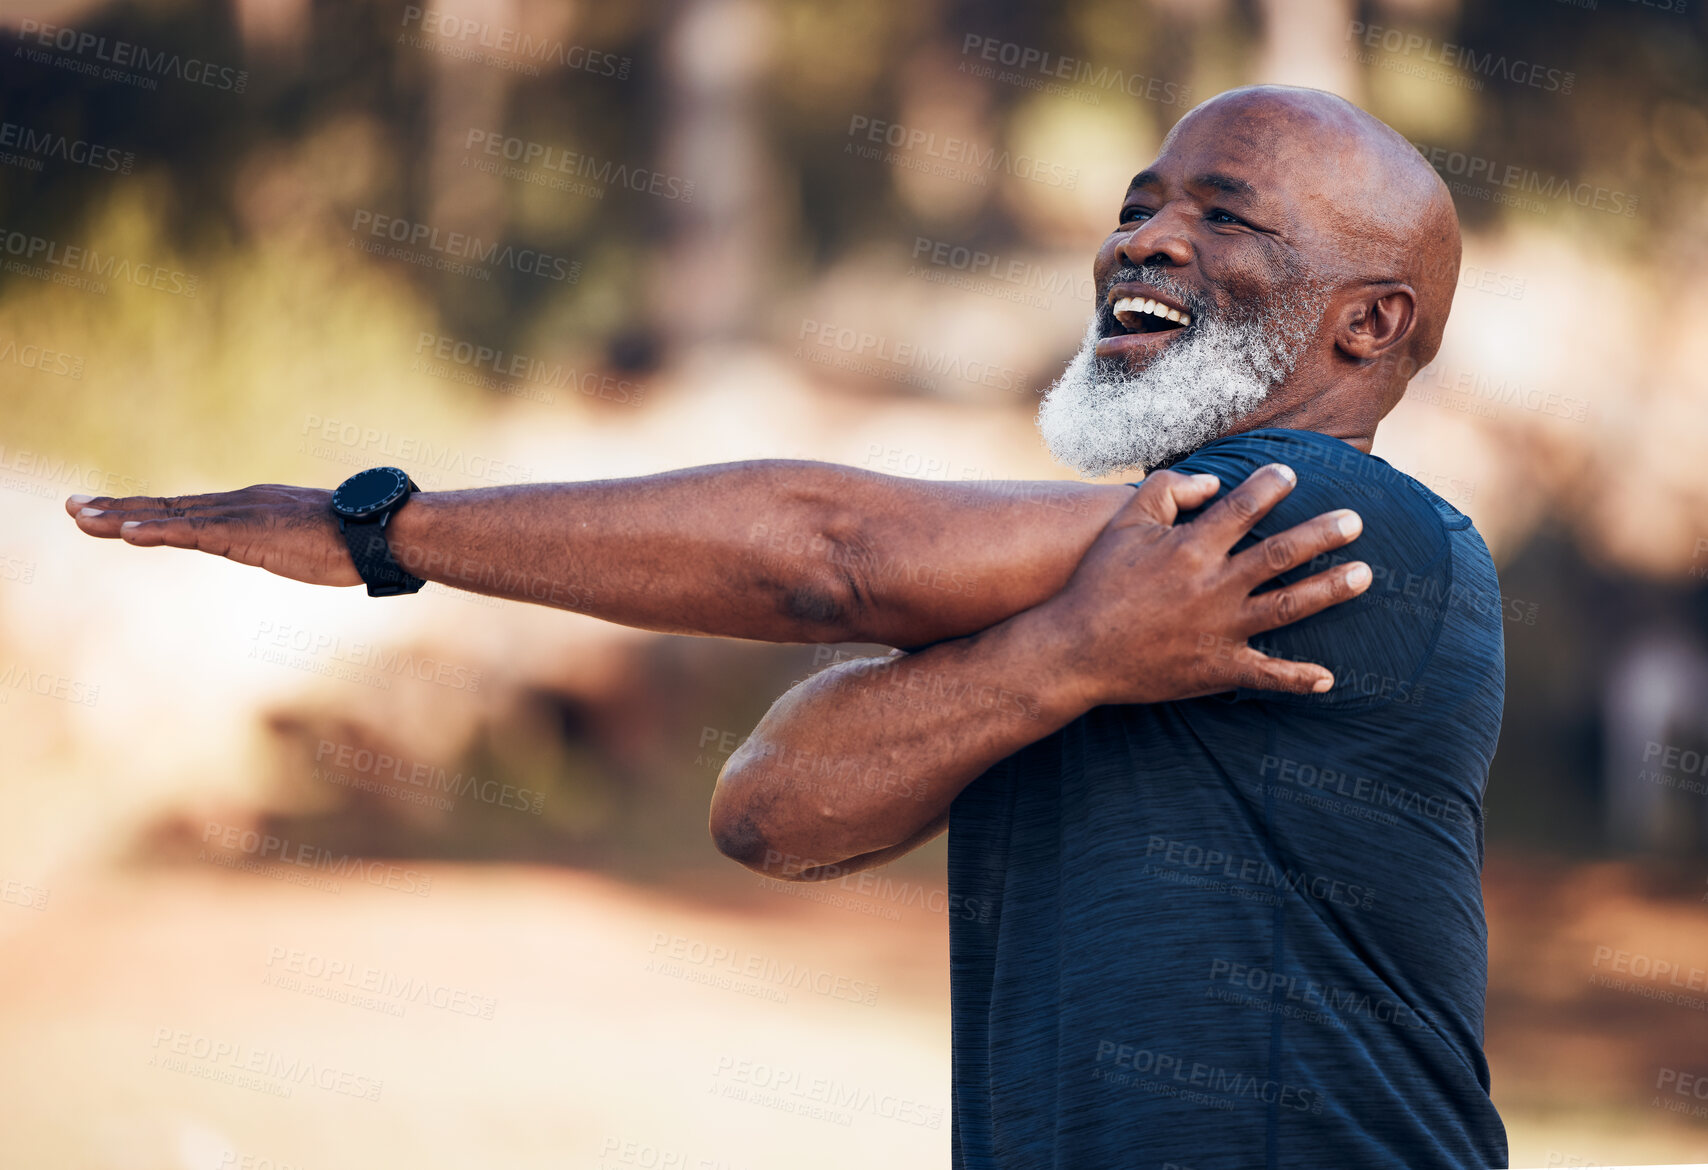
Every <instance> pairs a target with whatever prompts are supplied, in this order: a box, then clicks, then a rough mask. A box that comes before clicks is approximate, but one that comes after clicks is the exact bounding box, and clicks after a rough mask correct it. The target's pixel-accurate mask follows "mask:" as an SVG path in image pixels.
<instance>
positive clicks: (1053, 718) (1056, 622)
mask: <svg viewBox="0 0 1708 1170" xmlns="http://www.w3.org/2000/svg"><path fill="white" fill-rule="evenodd" d="M1003 624H1004V625H1005V626H1008V627H1010V628H1011V633H1012V635H1013V636H1014V637H1016V638H1019V639H1021V640H1022V641H1023V642H1024V644H1025V646H1026V647H1027V653H1026V661H1027V664H1028V666H1029V667H1031V668H1032V670H1033V672H1034V678H1035V679H1036V680H1037V681H1036V684H1035V687H1034V690H1033V697H1034V698H1035V699H1036V701H1037V703H1038V707H1039V717H1040V718H1041V719H1044V720H1046V721H1048V722H1051V723H1054V724H1056V725H1057V726H1065V725H1066V724H1068V723H1071V722H1073V721H1074V720H1075V719H1077V718H1079V717H1080V716H1081V715H1083V714H1085V713H1086V712H1087V711H1089V710H1091V709H1092V708H1093V707H1100V706H1102V705H1103V704H1104V703H1106V702H1109V701H1110V699H1109V698H1108V697H1107V696H1105V695H1104V694H1103V693H1102V691H1101V689H1100V688H1099V686H1098V685H1097V683H1098V680H1097V679H1096V677H1095V676H1094V675H1093V674H1092V673H1090V672H1088V671H1087V669H1086V667H1087V665H1088V663H1087V657H1088V656H1087V655H1086V654H1085V653H1084V651H1083V647H1084V646H1085V644H1086V641H1085V639H1086V633H1085V631H1084V630H1083V629H1082V628H1081V627H1082V623H1080V622H1079V621H1078V620H1077V619H1076V618H1075V616H1074V615H1073V614H1072V612H1071V611H1069V610H1067V609H1066V607H1064V606H1062V605H1060V604H1057V603H1056V602H1055V601H1054V599H1052V600H1051V601H1046V602H1044V603H1043V604H1042V605H1036V606H1033V607H1032V608H1031V609H1028V610H1023V611H1022V612H1020V613H1018V614H1015V615H1014V616H1013V617H1011V618H1009V619H1008V621H1007V622H1004V623H1003Z"/></svg>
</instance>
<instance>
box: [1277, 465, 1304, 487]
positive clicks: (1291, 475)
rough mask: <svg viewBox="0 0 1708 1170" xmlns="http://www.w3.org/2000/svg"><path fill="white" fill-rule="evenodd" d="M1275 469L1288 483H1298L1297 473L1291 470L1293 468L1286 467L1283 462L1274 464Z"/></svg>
mask: <svg viewBox="0 0 1708 1170" xmlns="http://www.w3.org/2000/svg"><path fill="white" fill-rule="evenodd" d="M1275 470H1276V471H1279V472H1280V473H1281V478H1282V479H1284V480H1286V481H1287V482H1288V483H1298V482H1299V477H1298V475H1297V474H1296V473H1295V472H1294V471H1293V469H1292V468H1291V467H1288V466H1287V465H1286V464H1285V463H1277V464H1276V465H1275Z"/></svg>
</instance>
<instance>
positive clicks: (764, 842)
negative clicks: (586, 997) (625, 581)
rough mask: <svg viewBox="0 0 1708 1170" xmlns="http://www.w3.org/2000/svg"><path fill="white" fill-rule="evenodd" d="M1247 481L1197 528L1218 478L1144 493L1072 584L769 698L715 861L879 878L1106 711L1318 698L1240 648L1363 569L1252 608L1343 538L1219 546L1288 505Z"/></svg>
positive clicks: (1335, 597)
mask: <svg viewBox="0 0 1708 1170" xmlns="http://www.w3.org/2000/svg"><path fill="white" fill-rule="evenodd" d="M1293 481H1294V477H1293V475H1292V473H1291V472H1290V471H1288V470H1286V469H1284V468H1279V467H1269V468H1264V469H1260V470H1259V471H1258V472H1256V473H1254V474H1253V475H1252V476H1251V477H1249V478H1248V479H1247V480H1246V481H1245V482H1244V483H1243V484H1241V485H1240V486H1239V487H1237V488H1235V489H1234V490H1233V491H1232V492H1230V493H1229V494H1228V495H1227V496H1226V497H1224V498H1223V499H1222V500H1221V501H1219V502H1218V503H1216V504H1215V505H1214V506H1213V507H1212V508H1211V509H1210V510H1209V511H1207V512H1206V513H1205V514H1204V515H1203V516H1202V517H1200V518H1199V519H1198V520H1196V521H1195V522H1193V523H1190V524H1186V525H1182V526H1175V521H1176V520H1177V518H1178V516H1179V514H1180V511H1181V510H1182V509H1191V508H1197V507H1199V506H1201V505H1202V504H1204V503H1205V502H1206V500H1208V499H1209V498H1210V496H1211V495H1212V494H1213V493H1214V491H1215V489H1216V486H1217V483H1216V480H1215V478H1214V477H1213V476H1198V477H1193V478H1191V479H1188V478H1187V477H1184V476H1181V475H1178V474H1176V473H1174V472H1170V471H1162V472H1158V473H1156V474H1155V475H1154V476H1152V477H1150V478H1148V479H1147V480H1146V481H1145V483H1144V486H1142V487H1141V488H1140V489H1139V490H1138V491H1137V492H1136V493H1135V494H1134V496H1133V497H1132V498H1131V499H1130V500H1129V501H1128V502H1127V503H1126V504H1124V505H1123V506H1122V507H1121V509H1120V510H1119V511H1118V513H1117V514H1116V516H1115V517H1114V518H1113V519H1112V520H1111V521H1110V523H1109V524H1108V525H1107V526H1106V527H1105V529H1104V530H1103V531H1102V532H1101V533H1100V534H1099V535H1098V537H1097V539H1096V540H1095V541H1094V542H1093V544H1092V547H1091V548H1090V549H1089V550H1088V552H1087V553H1086V555H1085V557H1084V558H1083V559H1082V560H1081V562H1080V563H1079V565H1078V566H1076V568H1075V571H1074V572H1073V573H1072V574H1071V576H1070V580H1069V582H1068V584H1067V586H1066V587H1065V588H1064V589H1063V590H1062V591H1061V592H1059V593H1057V594H1055V595H1053V596H1051V597H1050V598H1048V599H1047V600H1045V601H1043V602H1041V603H1039V604H1038V605H1036V606H1034V607H1032V608H1030V609H1027V610H1024V611H1022V612H1021V613H1018V614H1016V615H1014V616H1013V617H1011V618H1008V619H1006V620H1004V621H1002V622H1000V623H998V624H997V625H995V626H992V627H990V628H989V629H986V630H983V631H980V632H979V633H976V634H973V635H971V636H969V637H964V638H958V639H954V640H951V641H946V642H942V643H939V644H937V645H935V646H931V647H929V648H927V649H925V650H922V651H919V652H916V653H902V654H898V655H893V656H891V657H889V658H885V659H867V660H864V661H861V662H850V663H845V664H842V665H840V666H836V667H832V668H830V669H829V670H826V671H823V672H821V673H820V674H817V675H815V676H813V677H812V678H811V679H809V680H807V681H806V682H804V683H801V684H800V685H799V686H797V687H795V688H794V689H793V690H792V691H790V692H789V693H788V694H786V695H784V696H783V697H782V698H781V699H779V700H778V701H777V702H776V704H775V705H773V706H772V708H771V710H770V711H769V712H767V713H766V715H765V718H764V719H763V720H761V721H760V723H759V726H758V727H757V728H755V729H754V732H753V735H752V736H751V737H749V739H748V740H747V741H746V742H745V743H744V744H742V746H741V747H740V748H739V749H737V751H736V752H735V753H734V754H733V755H732V756H731V757H730V760H729V762H728V764H726V765H725V767H724V770H723V773H722V774H721V775H720V776H719V777H718V786H717V789H716V791H715V792H714V793H713V796H712V814H711V830H712V836H713V838H714V839H715V840H716V842H717V845H718V849H719V850H720V851H721V852H722V853H724V854H725V855H726V856H728V857H730V858H733V859H734V860H736V861H739V862H741V863H742V864H743V865H745V866H747V867H748V868H750V869H753V870H755V871H757V872H760V873H764V874H768V875H770V876H773V877H779V878H785V879H790V880H797V881H810V880H816V879H822V878H829V877H836V876H838V875H840V874H843V873H847V872H850V871H852V870H858V869H864V868H867V867H869V866H872V865H879V864H882V863H883V862H886V861H889V860H891V859H892V858H894V857H896V856H899V855H900V854H902V853H905V852H907V851H908V850H909V849H912V848H915V847H916V846H918V845H920V844H922V843H924V842H925V841H926V840H928V839H930V838H931V837H932V836H934V835H935V834H936V833H938V832H941V831H942V829H943V828H944V826H945V825H946V823H947V815H948V810H949V807H950V805H951V803H952V802H953V801H954V799H955V797H956V796H957V795H959V794H960V792H961V790H962V789H964V788H965V787H966V786H967V785H968V784H969V783H971V782H972V781H973V780H974V779H976V778H977V777H978V776H979V775H981V774H982V773H984V772H985V771H986V770H987V769H988V768H990V767H991V766H992V765H993V764H996V763H997V762H998V761H1000V760H1002V759H1004V758H1005V757H1007V756H1009V755H1012V754H1013V753H1014V752H1016V751H1018V750H1020V749H1021V748H1023V747H1025V746H1026V745H1028V744H1030V743H1033V742H1035V741H1037V740H1039V739H1042V738H1044V737H1045V736H1047V735H1050V734H1052V733H1053V732H1055V731H1057V730H1058V729H1060V728H1061V727H1063V726H1065V725H1066V724H1067V723H1069V722H1071V721H1072V720H1074V719H1076V718H1078V717H1079V716H1080V715H1081V714H1083V713H1084V712H1086V711H1088V710H1090V709H1091V708H1093V707H1096V706H1100V705H1103V704H1118V703H1154V702H1163V701H1168V700H1173V699H1186V698H1192V697H1196V696H1199V695H1208V694H1215V693H1217V692H1220V691H1225V690H1230V689H1232V688H1233V687H1235V686H1252V687H1257V688H1260V689H1272V690H1281V691H1288V692H1291V693H1295V694H1310V693H1314V694H1322V693H1324V692H1325V691H1327V690H1328V689H1329V688H1330V687H1331V686H1332V685H1333V677H1332V675H1331V674H1330V673H1329V672H1328V671H1326V670H1324V669H1323V668H1322V667H1320V666H1316V665H1314V664H1311V663H1305V662H1294V661H1288V660H1285V659H1277V658H1272V657H1269V656H1267V655H1264V654H1262V653H1259V652H1258V651H1256V650H1254V649H1252V648H1251V647H1250V646H1249V644H1247V641H1246V640H1247V639H1248V638H1249V637H1251V636H1252V635H1254V634H1256V633H1259V632H1262V631H1264V630H1270V629H1275V628H1276V627H1279V626H1283V625H1286V624H1288V623H1291V622H1294V621H1297V620H1299V619H1301V618H1304V617H1307V616H1309V615H1311V614H1313V613H1317V612H1319V611H1321V610H1323V609H1325V608H1327V607H1328V606H1330V605H1335V604H1338V603H1340V602H1342V601H1345V600H1347V599H1348V598H1351V597H1354V596H1356V595H1357V594H1358V593H1360V592H1362V591H1363V590H1364V589H1365V588H1367V587H1368V586H1369V583H1370V579H1371V574H1370V572H1369V569H1368V567H1367V566H1364V565H1363V564H1362V563H1361V562H1354V563H1352V564H1350V565H1346V566H1342V567H1337V568H1335V569H1331V570H1327V571H1324V572H1321V573H1317V574H1315V575H1313V576H1311V577H1308V578H1306V579H1305V580H1303V581H1299V582H1295V583H1293V584H1291V585H1286V586H1283V587H1281V588H1278V589H1272V590H1267V591H1264V592H1262V593H1255V592H1254V590H1256V589H1257V588H1258V587H1259V586H1260V585H1262V584H1263V583H1264V582H1266V581H1267V580H1269V579H1271V578H1273V577H1275V576H1277V575H1278V574H1281V573H1284V572H1287V571H1288V570H1290V569H1292V568H1294V567H1296V566H1298V565H1301V564H1304V563H1306V562H1307V561H1309V560H1310V559H1311V558H1312V557H1314V556H1317V555H1320V554H1321V553H1323V552H1326V551H1327V550H1329V549H1334V548H1339V547H1341V546H1343V545H1345V544H1347V543H1348V542H1349V541H1351V540H1354V539H1356V537H1357V534H1358V533H1359V531H1361V526H1360V522H1359V520H1358V517H1357V516H1356V515H1354V514H1352V513H1350V512H1330V513H1326V514H1324V515H1322V516H1318V517H1316V518H1315V519H1313V520H1310V521H1307V522H1306V523H1304V524H1300V525H1296V526H1294V527H1293V528H1290V529H1288V530H1287V531H1285V532H1281V533H1277V534H1276V535H1274V536H1271V537H1269V538H1267V539H1266V540H1262V541H1259V542H1258V543H1257V544H1255V545H1253V546H1252V547H1250V548H1249V549H1246V550H1244V551H1243V552H1240V553H1232V552H1231V549H1232V548H1233V546H1234V545H1235V544H1236V543H1237V542H1238V541H1239V540H1240V538H1241V537H1242V536H1243V535H1244V534H1245V533H1246V532H1247V531H1249V529H1250V528H1251V526H1252V525H1253V524H1255V523H1256V522H1257V521H1258V520H1259V519H1261V518H1262V516H1263V515H1264V514H1265V513H1267V512H1268V511H1269V509H1270V508H1272V507H1273V506H1274V505H1275V503H1276V502H1277V501H1278V500H1280V499H1281V498H1282V497H1284V496H1285V495H1286V494H1287V492H1288V491H1290V490H1291V485H1292V483H1293Z"/></svg>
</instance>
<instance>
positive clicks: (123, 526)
mask: <svg viewBox="0 0 1708 1170" xmlns="http://www.w3.org/2000/svg"><path fill="white" fill-rule="evenodd" d="M141 523H142V521H141V520H126V521H125V522H124V523H123V524H121V525H119V531H120V532H123V531H124V530H125V529H127V528H135V527H136V526H137V525H139V524H141Z"/></svg>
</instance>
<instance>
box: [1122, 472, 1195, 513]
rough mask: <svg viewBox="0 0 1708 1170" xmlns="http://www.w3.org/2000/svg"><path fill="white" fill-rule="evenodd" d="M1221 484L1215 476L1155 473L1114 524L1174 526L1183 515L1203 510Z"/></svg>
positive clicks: (1152, 473) (1127, 504) (1141, 484)
mask: <svg viewBox="0 0 1708 1170" xmlns="http://www.w3.org/2000/svg"><path fill="white" fill-rule="evenodd" d="M1220 484H1221V480H1219V479H1217V478H1216V477H1215V476H1213V475H1182V474H1180V473H1179V472H1178V471H1153V472H1151V473H1150V474H1149V475H1147V476H1145V478H1144V480H1143V481H1142V482H1141V483H1140V484H1139V490H1138V491H1136V492H1134V493H1133V498H1132V499H1130V500H1128V501H1127V502H1126V504H1124V505H1123V506H1122V508H1121V511H1120V512H1117V513H1116V514H1115V517H1114V519H1113V520H1111V521H1110V523H1111V524H1113V523H1115V522H1116V521H1118V520H1122V519H1125V520H1126V521H1127V522H1129V523H1130V522H1132V521H1135V520H1139V521H1149V522H1150V523H1153V524H1173V523H1174V521H1175V519H1176V518H1177V517H1178V516H1179V515H1180V513H1182V512H1189V511H1191V510H1192V509H1193V508H1199V507H1202V506H1203V505H1204V504H1205V502H1206V501H1208V500H1209V499H1210V498H1211V497H1212V496H1214V495H1215V494H1216V488H1217V487H1218V486H1220Z"/></svg>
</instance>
